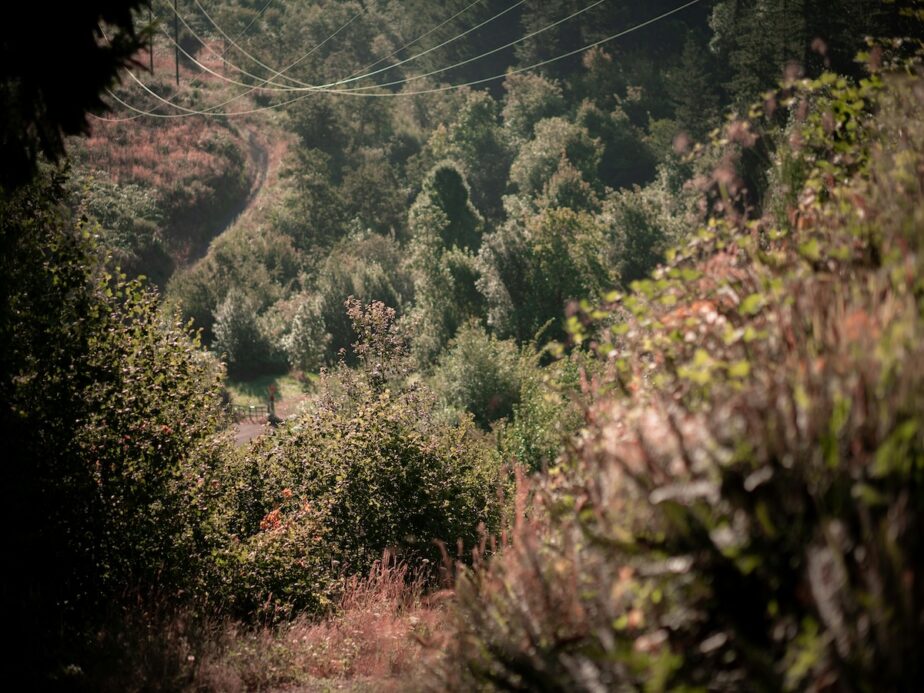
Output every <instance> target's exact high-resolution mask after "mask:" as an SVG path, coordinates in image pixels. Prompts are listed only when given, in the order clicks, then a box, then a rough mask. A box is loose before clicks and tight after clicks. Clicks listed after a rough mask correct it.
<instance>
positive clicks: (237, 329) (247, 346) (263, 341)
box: [212, 289, 285, 377]
mask: <svg viewBox="0 0 924 693" xmlns="http://www.w3.org/2000/svg"><path fill="white" fill-rule="evenodd" d="M212 329H213V332H214V334H215V338H214V340H213V341H212V350H213V351H214V352H215V353H216V354H218V355H219V356H220V357H221V358H222V359H224V360H225V362H226V363H227V365H228V373H230V374H231V375H234V376H235V377H248V376H253V375H257V374H259V373H261V372H266V371H269V372H272V371H274V370H277V371H278V370H279V369H280V368H283V367H284V364H285V356H284V354H283V352H282V351H281V350H282V345H281V344H274V343H272V342H271V340H270V338H269V336H268V335H267V333H266V330H265V329H264V326H263V325H262V324H261V321H260V320H259V319H258V315H257V305H256V303H255V302H254V301H253V299H250V298H249V297H247V296H246V295H245V294H243V293H242V292H241V291H238V290H236V289H234V290H232V291H231V292H230V293H229V294H228V296H227V297H226V298H225V300H224V301H223V302H222V304H221V305H220V306H219V307H218V310H217V311H216V313H215V324H214V327H213V328H212Z"/></svg>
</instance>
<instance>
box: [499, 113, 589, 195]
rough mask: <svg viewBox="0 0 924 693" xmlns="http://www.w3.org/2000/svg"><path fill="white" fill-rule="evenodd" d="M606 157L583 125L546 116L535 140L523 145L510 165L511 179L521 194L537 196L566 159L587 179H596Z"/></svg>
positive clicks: (537, 124)
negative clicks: (603, 158)
mask: <svg viewBox="0 0 924 693" xmlns="http://www.w3.org/2000/svg"><path fill="white" fill-rule="evenodd" d="M602 156H603V147H602V145H601V143H600V141H599V140H597V139H594V138H593V137H591V136H590V134H589V133H588V132H587V130H586V129H585V128H583V127H582V126H581V125H578V124H576V123H572V122H569V121H568V120H566V119H565V118H561V117H556V118H546V119H545V120H540V121H539V122H538V123H536V127H535V134H534V136H533V139H532V140H530V141H529V142H527V143H526V144H524V145H523V146H522V147H521V148H520V151H519V154H518V155H517V157H516V159H514V161H513V165H512V166H511V167H510V182H511V183H513V184H514V185H515V186H516V189H517V191H518V192H519V193H521V194H523V195H528V196H533V197H536V196H538V195H540V194H541V193H542V190H543V188H544V187H545V185H546V184H547V183H548V182H549V180H551V178H552V176H553V175H554V173H555V171H557V170H558V168H559V165H560V162H561V159H562V158H564V159H566V160H567V161H568V162H570V163H571V165H572V166H574V168H576V169H577V170H578V171H580V173H581V176H582V177H583V178H584V180H591V181H595V180H597V167H598V166H599V165H600V161H601V158H602Z"/></svg>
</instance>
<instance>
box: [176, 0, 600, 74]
mask: <svg viewBox="0 0 924 693" xmlns="http://www.w3.org/2000/svg"><path fill="white" fill-rule="evenodd" d="M605 1H606V0H597V2H595V3H594V5H599V4H600V3H601V2H605ZM525 2H526V0H517V2H514V3H513V4H512V5H510V6H509V7H507V8H506V9H503V10H501V11H500V12H498V13H497V14H495V15H493V16H491V17H489V18H487V19H485V20H484V21H482V22H479V23H478V24H476V25H475V26H473V27H470V28H469V29H466V30H465V31H463V32H462V33H459V34H456V35H455V36H453V37H451V38H449V39H447V40H446V41H443V42H442V43H439V44H437V45H436V46H432V47H431V48H428V49H426V50H424V51H421V52H420V53H417V54H415V55H412V56H411V57H409V58H405V59H404V60H400V61H398V62H397V63H394V64H392V65H389V66H387V67H383V68H380V69H378V70H375V71H374V72H368V73H366V74H362V75H353V76H350V77H348V78H346V79H342V80H337V81H335V82H328V83H327V84H308V83H307V82H302V81H301V80H298V79H295V78H294V77H290V76H286V79H287V80H289V81H291V82H294V83H296V84H297V85H299V86H296V87H288V86H284V85H277V84H276V83H275V82H273V81H272V79H273V78H272V77H271V78H270V79H263V78H259V77H257V76H256V75H252V74H250V73H248V72H246V71H245V70H243V69H241V68H239V67H237V66H234V65H231V63H228V64H229V65H231V66H232V67H234V69H236V70H237V71H238V72H241V73H242V74H246V75H248V76H249V77H254V78H255V79H263V84H264V85H266V84H273V85H275V87H266V86H261V87H259V88H261V89H267V90H270V91H283V90H289V89H290V90H293V91H315V90H321V89H328V88H330V87H335V86H340V85H343V84H348V83H351V82H356V81H359V80H361V79H368V78H369V77H373V76H375V75H378V74H381V73H383V72H387V71H389V70H393V69H395V68H396V67H400V66H401V65H405V64H407V63H409V62H412V61H414V60H417V59H419V58H422V57H423V56H425V55H428V54H430V53H432V52H434V51H436V50H439V49H440V48H445V47H446V46H448V45H450V44H452V43H454V42H456V41H458V40H459V39H462V38H465V37H466V36H468V35H469V34H471V33H472V32H473V31H477V30H478V29H481V28H482V27H484V26H486V25H488V24H490V23H491V22H493V21H495V20H497V19H500V18H501V17H503V16H504V15H505V14H507V13H509V12H512V11H513V10H515V9H516V8H517V7H519V6H520V5H522V4H524V3H525ZM195 3H196V6H197V7H198V8H199V9H200V10H201V11H202V13H203V15H205V17H206V19H208V20H209V22H211V24H212V26H214V27H215V29H216V30H217V31H218V32H219V33H220V34H221V35H222V36H224V37H226V38H227V34H226V33H225V32H224V31H223V30H222V28H221V27H220V26H219V25H218V24H216V23H215V21H214V20H213V19H212V18H211V16H210V15H209V14H208V13H207V12H206V11H205V9H204V8H203V7H202V5H201V4H200V3H199V0H195ZM475 4H477V3H476V2H473V3H472V4H471V5H469V6H468V7H466V8H465V9H464V10H462V11H461V12H458V13H456V14H455V15H454V16H453V17H451V18H450V19H449V20H446V21H445V22H443V25H445V24H447V23H448V22H449V21H452V19H455V18H456V17H457V16H459V15H460V14H462V13H463V12H465V11H466V10H468V9H470V8H471V7H472V6H474V5H475ZM587 9H589V8H585V10H581V11H579V12H577V13H576V14H575V15H574V16H576V15H577V14H581V12H584V11H586V10H587ZM360 14H362V13H360ZM358 16H359V15H357V17H358ZM566 20H567V18H566ZM566 20H564V21H566ZM181 21H182V17H181ZM351 21H352V20H351ZM183 23H184V24H186V22H185V21H184V22H183ZM348 24H349V22H348ZM443 25H441V26H443ZM186 27H187V29H189V30H190V32H192V33H193V36H195V37H196V38H197V39H198V40H199V42H200V43H202V44H203V45H205V42H204V41H203V40H202V38H201V37H199V36H198V35H196V34H195V32H194V31H193V30H192V28H191V27H190V26H189V25H188V24H186ZM549 28H552V27H546V28H545V29H540V30H539V31H538V32H534V34H531V35H530V36H533V35H535V33H542V31H546V30H548V29H549ZM338 33H339V30H338ZM428 33H429V32H428ZM330 38H333V37H328V39H326V40H325V42H326V41H327V40H330ZM421 38H423V36H421V37H418V38H417V39H415V40H414V41H412V42H411V44H408V45H412V44H413V43H416V41H419V40H420V39H421ZM526 38H529V37H524V39H522V40H525V39H526ZM232 45H233V46H234V47H235V48H237V49H238V50H239V51H240V52H241V53H242V54H243V55H244V56H245V57H248V58H250V59H251V60H253V61H254V62H255V63H256V64H257V65H259V66H260V67H263V68H265V69H267V70H269V71H270V72H273V73H275V74H274V76H279V75H281V74H283V73H285V72H288V71H289V70H291V69H292V68H293V67H295V66H296V65H298V64H300V63H301V62H303V61H304V60H305V59H306V58H307V57H308V55H310V53H309V54H308V55H304V56H302V57H301V58H299V59H298V60H296V61H295V62H294V63H291V64H289V65H287V66H286V67H284V68H282V69H281V70H276V69H275V68H273V67H270V66H269V65H267V64H265V63H263V62H262V61H260V60H259V59H258V58H256V57H255V56H253V55H251V54H250V53H248V52H247V51H246V50H244V49H243V48H242V47H241V46H239V45H238V44H236V43H233V42H232ZM405 47H407V46H405ZM506 47H507V46H504V47H502V48H501V49H499V50H503V48H506ZM400 50H402V49H399V51H400ZM212 52H214V51H212ZM313 52H314V51H312V53H313ZM396 52H397V51H396ZM392 55H394V54H392ZM389 57H391V56H389ZM384 59H387V58H384ZM378 62H381V60H380V61H378ZM374 65H375V63H374V64H373V66H374ZM453 67H456V65H451V66H450V67H448V68H444V70H445V69H452V68H453ZM247 86H252V85H247ZM376 86H378V85H376ZM364 88H366V89H369V88H374V87H364Z"/></svg>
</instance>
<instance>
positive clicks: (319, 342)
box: [282, 297, 330, 373]
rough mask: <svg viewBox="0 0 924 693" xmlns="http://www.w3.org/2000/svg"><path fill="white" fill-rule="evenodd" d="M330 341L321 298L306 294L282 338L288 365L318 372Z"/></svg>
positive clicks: (309, 371) (307, 371)
mask: <svg viewBox="0 0 924 693" xmlns="http://www.w3.org/2000/svg"><path fill="white" fill-rule="evenodd" d="M329 341H330V335H329V334H328V333H327V329H326V327H325V325H324V318H323V316H322V315H321V306H320V305H319V302H318V301H317V299H316V298H313V297H305V298H303V299H302V300H301V302H300V303H299V306H298V308H297V310H296V312H295V317H294V318H293V319H292V324H291V326H290V327H289V330H288V332H287V333H286V335H285V336H284V337H283V338H282V348H283V350H284V351H285V353H286V358H288V360H289V366H290V367H291V368H294V369H296V370H299V371H302V372H304V373H316V372H317V371H318V370H319V369H320V368H321V366H322V365H324V356H325V354H326V353H327V343H328V342H329Z"/></svg>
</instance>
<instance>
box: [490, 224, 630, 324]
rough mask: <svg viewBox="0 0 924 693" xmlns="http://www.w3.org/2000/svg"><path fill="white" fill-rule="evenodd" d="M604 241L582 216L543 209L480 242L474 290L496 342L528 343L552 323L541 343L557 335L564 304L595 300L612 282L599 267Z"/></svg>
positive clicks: (601, 267)
mask: <svg viewBox="0 0 924 693" xmlns="http://www.w3.org/2000/svg"><path fill="white" fill-rule="evenodd" d="M605 248H606V242H605V240H604V237H603V233H602V229H601V227H600V225H599V224H598V223H597V221H596V220H595V219H594V218H593V217H591V216H590V215H589V214H587V213H586V212H575V211H572V210H570V209H544V210H542V211H540V212H539V213H538V214H530V212H529V210H528V209H527V210H526V211H525V213H524V216H522V217H514V218H512V219H510V220H509V221H508V222H507V223H505V224H504V225H503V226H502V227H500V228H499V229H497V230H496V231H495V232H494V233H492V234H489V235H487V236H486V237H485V241H484V245H483V246H482V248H481V252H480V254H479V266H480V269H481V277H480V278H479V280H478V289H479V290H480V291H481V292H482V294H483V295H484V297H485V300H486V301H487V304H488V324H489V325H491V327H493V328H494V329H495V331H496V332H497V334H498V336H501V337H514V338H516V339H518V340H520V341H523V342H525V341H529V340H532V339H533V338H534V337H536V335H537V332H539V331H540V330H542V329H543V328H545V327H546V326H547V325H548V323H550V322H552V325H553V326H552V329H551V330H549V332H548V333H547V334H546V335H544V336H545V337H546V338H556V337H560V336H563V334H564V333H563V331H562V329H561V327H560V325H561V323H557V320H556V319H557V318H559V317H560V316H561V315H562V313H563V312H564V309H565V306H566V305H567V303H568V302H569V301H572V300H578V299H581V298H584V297H587V296H599V295H601V293H602V292H603V291H605V290H606V289H607V288H609V287H610V286H611V285H612V283H613V282H614V277H613V276H612V274H611V272H610V271H609V269H608V268H607V267H606V266H605V265H604V262H603V260H604V258H603V255H604V251H605Z"/></svg>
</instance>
